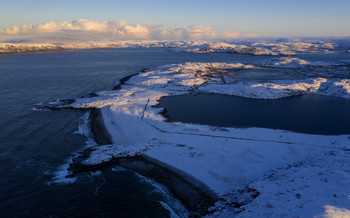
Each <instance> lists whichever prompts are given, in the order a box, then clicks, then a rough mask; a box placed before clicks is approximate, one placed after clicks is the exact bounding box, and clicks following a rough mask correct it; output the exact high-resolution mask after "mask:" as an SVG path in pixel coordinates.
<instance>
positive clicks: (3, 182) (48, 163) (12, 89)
mask: <svg viewBox="0 0 350 218" xmlns="http://www.w3.org/2000/svg"><path fill="white" fill-rule="evenodd" d="M331 57H332V58H333V59H346V58H348V59H350V57H349V55H348V56H346V57H345V58H344V57H343V56H341V57H335V56H331ZM269 58H271V57H259V56H249V55H234V54H191V53H176V52H171V51H169V50H168V49H161V48H159V49H131V48H127V49H96V50H74V51H54V52H42V53H25V54H11V55H1V56H0V164H1V167H0V175H1V177H0V202H1V204H0V217H41V216H45V217H46V216H53V217H54V216H71V217H74V216H102V217H106V216H107V217H108V216H114V217H125V216H128V217H164V216H169V214H170V213H169V210H167V209H165V207H164V206H162V204H164V203H166V204H168V205H169V206H170V207H172V208H173V209H174V210H175V211H177V212H179V211H181V209H178V208H176V207H177V204H176V202H174V201H173V200H172V199H171V198H170V197H169V196H168V194H167V193H166V191H164V189H162V188H161V187H159V186H155V185H153V184H152V183H151V182H149V181H148V180H146V179H144V178H142V177H140V176H138V175H137V174H135V173H134V172H131V171H126V170H122V169H119V168H118V169H115V168H113V167H115V166H108V167H104V168H102V169H99V170H98V171H94V172H90V173H82V174H80V175H79V176H78V178H77V180H76V181H75V182H74V183H67V184H66V183H60V184H56V183H52V179H53V175H54V174H55V172H57V171H58V170H59V167H60V166H62V164H64V163H66V162H67V159H69V158H70V157H71V155H72V154H73V153H74V152H76V151H79V150H80V149H82V148H83V147H84V146H85V138H84V137H83V136H81V135H79V134H76V133H75V132H76V131H77V129H78V126H79V125H80V124H81V123H82V122H83V120H82V117H83V116H84V113H85V112H80V111H74V110H62V111H35V110H33V106H34V105H36V104H38V103H43V104H47V103H49V102H54V101H56V100H57V99H60V98H78V97H81V96H87V95H88V93H91V92H95V91H99V90H110V89H112V88H113V86H114V84H115V82H116V81H118V80H119V79H120V78H122V77H124V76H127V75H130V74H133V73H137V72H139V71H140V70H142V69H144V68H152V67H156V66H161V65H164V64H173V63H183V62H231V63H234V62H241V63H250V62H252V61H258V60H264V59H269ZM303 58H304V59H308V58H310V60H311V59H314V58H315V56H313V55H309V56H308V55H303ZM317 58H318V59H321V60H323V59H328V57H326V56H322V55H321V56H320V57H317ZM322 58H323V59H322ZM333 59H332V61H333Z"/></svg>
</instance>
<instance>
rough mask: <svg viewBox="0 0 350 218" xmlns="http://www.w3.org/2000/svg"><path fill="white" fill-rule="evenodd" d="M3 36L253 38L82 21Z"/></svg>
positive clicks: (191, 28) (15, 29)
mask: <svg viewBox="0 0 350 218" xmlns="http://www.w3.org/2000/svg"><path fill="white" fill-rule="evenodd" d="M0 35H2V36H17V37H19V36H21V37H24V36H40V37H47V36H52V37H53V36H54V37H61V38H62V37H82V38H84V39H87V38H89V39H98V38H101V37H103V38H110V39H166V40H169V39H174V40H182V39H185V40H191V39H229V38H237V37H251V36H256V35H254V34H250V35H249V34H247V35H242V34H240V33H239V32H235V31H216V30H215V29H214V27H212V26H201V25H196V26H184V27H180V28H176V29H173V30H166V29H161V28H160V26H149V25H141V24H135V25H133V24H128V23H127V22H126V21H102V22H100V21H93V20H87V19H79V20H76V21H62V22H53V21H50V22H47V23H42V24H38V25H31V24H29V25H22V26H20V27H18V26H13V27H7V28H5V29H0Z"/></svg>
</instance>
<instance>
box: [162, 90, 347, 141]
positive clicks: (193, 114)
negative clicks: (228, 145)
mask: <svg viewBox="0 0 350 218" xmlns="http://www.w3.org/2000/svg"><path fill="white" fill-rule="evenodd" d="M183 105H186V107H184V106H183ZM159 107H164V108H166V109H167V110H166V111H167V112H166V113H165V115H166V116H167V117H169V121H175V122H186V123H199V124H205V125H212V126H225V127H239V128H247V127H262V128H269V129H283V130H289V131H294V132H302V133H309V134H322V135H341V134H350V113H349V111H350V100H348V99H344V98H336V97H328V96H319V95H303V96H293V97H289V98H282V99H274V100H270V99H250V98H242V97H236V96H229V95H220V94H197V95H193V94H186V95H176V96H166V97H164V98H162V99H161V100H160V105H159Z"/></svg>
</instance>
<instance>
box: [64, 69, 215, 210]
mask: <svg viewBox="0 0 350 218" xmlns="http://www.w3.org/2000/svg"><path fill="white" fill-rule="evenodd" d="M133 75H135V74H133ZM133 75H131V76H127V77H124V78H122V79H120V84H124V83H125V82H126V81H127V80H128V79H130V78H131V77H132V76H133ZM89 120H90V125H91V131H92V133H93V135H94V140H95V142H96V143H97V144H98V145H109V144H113V142H112V137H111V135H110V133H109V132H108V130H107V129H106V126H105V124H104V121H103V117H102V113H101V111H100V109H91V110H90V116H89ZM92 151H94V148H87V149H85V150H84V151H82V152H80V153H79V154H78V155H77V156H76V157H74V158H73V162H72V163H71V164H70V166H69V168H68V170H69V171H70V172H71V174H70V175H69V176H67V177H74V176H76V175H77V174H78V173H81V172H88V171H92V170H96V169H98V168H101V167H104V166H107V165H110V164H117V165H120V166H122V167H124V168H126V169H129V170H132V171H135V172H137V173H139V174H141V175H143V176H145V177H147V178H151V179H153V180H155V181H156V182H157V183H160V184H162V185H164V186H166V187H167V189H168V190H169V191H170V192H171V193H172V194H173V195H174V197H176V198H177V199H178V200H180V201H181V203H182V204H183V205H184V206H185V207H186V209H187V210H188V211H189V212H190V213H191V216H203V215H206V214H208V213H209V212H208V209H209V208H210V207H212V206H214V204H215V203H216V202H217V201H218V200H219V198H218V196H217V194H216V193H215V192H213V191H212V190H211V189H210V188H209V187H208V186H206V185H205V184H203V183H202V182H200V181H198V180H197V179H195V178H194V177H192V176H191V175H189V174H187V173H185V172H182V171H180V170H179V169H176V168H175V167H172V166H169V165H167V164H164V163H162V162H160V161H157V160H156V159H153V158H151V157H148V156H147V155H144V154H142V155H136V156H132V157H116V158H113V159H111V160H109V161H106V162H103V163H100V164H97V165H86V164H84V163H83V161H84V159H86V158H88V157H89V155H90V153H91V152H92Z"/></svg>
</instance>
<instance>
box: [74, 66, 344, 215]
mask: <svg viewBox="0 0 350 218" xmlns="http://www.w3.org/2000/svg"><path fill="white" fill-rule="evenodd" d="M280 61H284V60H280ZM297 64H299V66H297V67H299V68H301V69H302V68H305V63H303V62H302V63H301V64H300V63H297ZM258 67H261V66H256V65H245V64H226V63H211V64H206V63H185V64H176V65H167V66H163V67H159V68H157V69H154V70H151V71H147V72H143V73H140V74H138V75H135V76H133V77H131V78H130V79H129V80H128V81H126V82H125V84H123V85H121V86H120V89H119V90H114V91H101V92H98V93H96V94H97V96H96V97H93V98H83V99H77V100H76V101H75V102H74V103H72V104H70V105H69V107H72V108H77V109H84V108H97V109H100V111H101V114H102V117H103V122H104V124H105V126H106V129H107V130H108V132H109V133H110V135H111V140H112V142H113V143H112V144H107V145H100V146H96V147H93V148H89V149H90V150H89V152H88V153H87V155H86V156H84V158H83V159H81V160H79V164H80V165H85V166H88V167H89V166H96V165H100V164H103V163H107V162H109V161H113V160H117V161H118V160H121V161H123V160H125V158H136V159H137V158H139V157H143V158H148V159H152V160H156V161H157V162H158V163H161V164H162V165H163V166H164V167H165V168H167V167H169V168H171V169H176V170H178V171H180V172H183V175H189V176H191V178H193V179H195V180H197V181H200V183H201V187H202V188H203V189H208V190H210V192H213V193H215V195H217V197H218V199H219V200H218V201H217V203H216V205H215V206H213V207H211V208H209V209H208V210H205V211H204V210H201V214H202V215H204V214H207V215H208V216H211V215H212V216H221V215H222V216H227V215H234V214H237V213H239V215H242V216H244V215H245V214H246V215H249V216H255V215H261V216H264V215H266V214H269V215H271V216H273V215H277V216H278V215H283V214H285V213H287V214H288V213H289V212H290V211H292V212H290V214H292V213H293V214H297V215H303V214H310V215H322V214H323V215H326V214H329V213H333V212H334V211H335V212H337V213H338V212H339V213H349V208H347V207H348V206H346V205H350V204H349V196H350V189H349V187H348V186H346V185H344V183H343V182H339V181H346V180H347V179H348V178H349V176H350V169H349V164H346V163H349V160H350V136H349V135H339V136H325V135H308V134H301V133H294V132H287V131H284V130H274V129H263V128H247V129H239V128H221V127H213V126H206V125H196V124H189V123H169V122H166V121H165V118H164V117H163V116H162V115H161V112H162V109H161V108H156V107H153V106H155V105H157V104H158V100H159V99H160V98H161V97H163V96H168V95H181V94H188V93H193V94H196V93H198V92H202V93H219V94H228V95H236V96H241V97H247V98H261V99H278V98H282V97H289V96H294V95H301V94H316V95H328V96H337V97H343V98H350V88H349V87H350V85H349V84H350V80H349V79H344V78H333V77H332V78H327V77H319V78H315V77H307V75H306V76H305V78H304V79H288V80H273V81H266V80H262V81H260V80H254V81H246V80H245V81H241V80H231V81H229V82H228V81H226V80H225V76H227V75H225V72H227V70H229V72H231V71H232V70H233V71H235V70H242V69H255V68H258ZM184 106H185V105H184ZM330 154H335V155H331V156H330ZM127 160H128V159H127ZM298 166H307V169H306V170H305V169H304V168H303V167H301V168H298V169H296V167H298ZM313 170H315V171H318V170H321V172H322V173H321V174H320V175H318V174H317V175H313V174H312V175H311V172H312V171H313ZM145 174H147V173H145ZM280 174H281V175H285V174H286V175H287V176H280ZM269 175H272V176H269ZM274 175H277V176H274ZM306 175H307V176H308V177H306ZM321 175H322V176H321ZM311 177H312V178H311ZM321 177H322V178H321ZM323 177H326V178H330V177H332V180H331V179H327V181H328V185H329V187H332V188H327V189H325V188H324V186H325V185H324V184H323V183H322V182H319V180H320V179H321V180H322V179H324V178H323ZM287 178H290V180H288V179H287ZM333 178H334V179H333ZM304 180H305V181H314V182H315V183H313V182H309V183H308V185H306V186H303V185H302V184H304V183H303V182H304ZM316 181H317V182H316ZM286 183H288V184H286ZM321 183H322V184H321ZM276 190H279V191H281V193H277V192H276ZM295 190H300V191H298V192H297V193H294V192H296V191H295ZM299 192H303V193H304V192H305V193H309V194H302V193H299ZM183 194H186V193H183ZM293 194H294V195H293ZM297 194H298V195H297ZM299 194H300V195H299ZM281 195H283V196H285V197H284V198H281V197H280V196H281ZM291 196H293V197H291ZM298 196H299V197H298ZM301 196H302V197H301ZM315 196H322V198H320V199H317V197H315ZM334 196H337V197H334ZM315 198H316V199H315ZM265 199H269V203H267V202H266V201H265ZM300 199H302V204H299V203H300V202H299V200H300ZM291 202H292V203H291ZM252 205H254V206H252ZM282 205H283V206H282ZM207 206H210V204H208V205H207ZM255 207H257V208H259V210H256V211H255V210H254V208H255ZM194 208H198V207H194ZM288 211H289V212H288ZM332 211H333V212H332ZM335 212H334V213H335Z"/></svg>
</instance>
